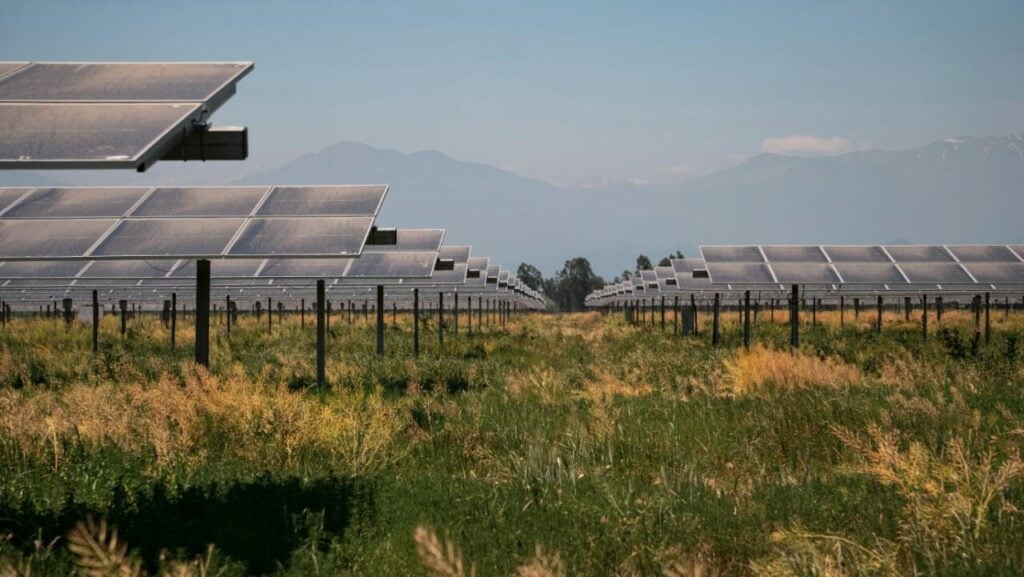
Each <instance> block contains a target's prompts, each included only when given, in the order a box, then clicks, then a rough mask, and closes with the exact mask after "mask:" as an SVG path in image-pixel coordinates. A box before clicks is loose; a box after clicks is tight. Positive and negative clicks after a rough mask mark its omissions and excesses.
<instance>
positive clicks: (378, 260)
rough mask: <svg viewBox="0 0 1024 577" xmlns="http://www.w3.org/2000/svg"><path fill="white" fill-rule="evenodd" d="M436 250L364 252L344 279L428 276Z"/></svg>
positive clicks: (434, 260)
mask: <svg viewBox="0 0 1024 577" xmlns="http://www.w3.org/2000/svg"><path fill="white" fill-rule="evenodd" d="M436 262H437V253H436V252H429V251H427V252H364V253H363V254H362V255H361V256H360V257H359V258H358V259H353V260H352V264H351V265H350V266H349V268H348V270H347V271H346V272H345V279H346V280H347V279H372V278H384V279H396V278H403V279H404V278H414V277H416V278H430V276H431V274H432V273H433V272H434V264H435V263H436Z"/></svg>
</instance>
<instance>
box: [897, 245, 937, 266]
mask: <svg viewBox="0 0 1024 577" xmlns="http://www.w3.org/2000/svg"><path fill="white" fill-rule="evenodd" d="M885 250H886V251H887V252H888V253H889V254H890V255H892V258H893V260H895V261H896V262H897V263H900V264H902V263H905V262H953V255H951V254H949V251H947V250H946V249H945V248H944V247H941V246H886V247H885Z"/></svg>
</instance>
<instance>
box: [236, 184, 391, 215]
mask: <svg viewBox="0 0 1024 577" xmlns="http://www.w3.org/2000/svg"><path fill="white" fill-rule="evenodd" d="M387 190H388V187H387V185H350V186H278V187H274V190H273V191H271V193H270V196H268V197H267V200H266V201H265V202H264V203H263V205H262V206H261V207H260V209H259V211H258V212H257V213H256V214H257V216H298V215H311V214H315V215H318V216H373V215H376V214H377V212H378V211H379V210H380V205H381V202H383V201H384V195H385V194H387Z"/></svg>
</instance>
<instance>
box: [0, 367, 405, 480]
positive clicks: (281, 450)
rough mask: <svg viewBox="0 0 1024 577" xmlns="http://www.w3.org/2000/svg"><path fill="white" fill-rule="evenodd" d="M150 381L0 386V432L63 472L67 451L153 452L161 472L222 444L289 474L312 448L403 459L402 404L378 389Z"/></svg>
mask: <svg viewBox="0 0 1024 577" xmlns="http://www.w3.org/2000/svg"><path fill="white" fill-rule="evenodd" d="M186 375H187V376H186V378H185V381H184V382H183V383H179V382H176V381H174V380H172V379H171V378H170V377H167V376H164V377H163V378H161V379H160V380H159V381H158V382H157V383H155V384H153V385H148V386H144V385H138V384H130V383H127V384H113V383H101V384H95V385H92V384H85V383H80V384H75V385H72V386H70V387H68V388H67V389H65V390H63V391H60V392H53V391H40V390H34V391H19V390H11V389H4V390H0V438H2V439H4V441H5V443H6V444H7V445H8V446H9V447H11V448H13V450H15V451H16V452H18V453H20V455H21V456H22V457H23V458H26V459H32V460H45V461H46V462H48V463H50V464H51V465H52V467H53V468H54V469H55V470H56V469H59V468H60V467H61V466H62V464H63V462H64V459H65V454H66V452H67V451H68V449H69V448H72V447H74V446H75V445H78V444H81V445H85V446H87V447H99V446H104V445H113V446H116V447H118V448H120V449H123V450H125V451H126V452H128V453H135V454H140V453H141V454H146V455H152V456H153V457H154V459H153V466H154V467H155V468H156V469H160V468H162V467H163V466H165V465H169V464H171V463H179V464H181V463H183V464H185V465H186V466H187V465H189V464H196V463H198V462H201V461H202V460H203V459H205V458H206V457H207V452H208V451H209V450H210V449H211V448H213V447H216V449H217V453H218V454H220V455H226V456H228V457H230V458H234V459H238V460H239V461H241V462H245V463H252V464H261V465H266V466H278V467H282V468H283V469H285V470H288V469H289V468H290V467H291V466H292V465H293V462H294V460H295V459H294V458H295V456H296V455H297V454H298V453H299V452H301V451H315V452H317V454H318V455H322V456H323V457H324V458H327V459H330V460H331V461H332V462H333V463H334V465H335V466H336V467H337V469H338V470H339V471H344V472H347V473H353V474H354V473H360V472H366V471H368V470H375V469H379V468H380V467H383V466H385V465H386V464H388V463H390V462H392V461H393V460H394V459H396V458H398V457H399V456H401V455H402V454H403V453H404V451H405V449H402V447H403V445H404V443H400V442H398V440H399V436H400V434H401V433H402V431H403V429H404V428H405V427H406V423H407V420H406V418H405V416H404V415H403V405H402V404H400V403H398V404H396V403H395V402H385V400H384V398H383V396H382V395H381V393H380V392H362V391H337V392H336V394H335V395H334V396H332V397H331V399H330V400H329V401H323V402H321V401H318V400H316V399H315V398H310V397H309V396H307V395H305V394H303V393H298V392H292V391H289V390H288V389H287V388H286V387H285V386H283V385H279V386H270V385H266V384H258V383H256V382H253V381H252V380H250V379H247V378H246V377H245V375H244V372H243V371H242V369H241V368H236V370H234V371H233V372H232V373H231V374H230V376H227V377H223V378H220V377H216V376H213V375H210V374H208V373H206V372H205V371H200V370H193V371H187V372H186Z"/></svg>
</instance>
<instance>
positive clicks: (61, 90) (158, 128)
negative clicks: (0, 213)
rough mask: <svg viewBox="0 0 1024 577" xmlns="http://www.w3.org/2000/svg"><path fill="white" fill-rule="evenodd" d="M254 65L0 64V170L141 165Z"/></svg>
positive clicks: (218, 102) (202, 115)
mask: <svg viewBox="0 0 1024 577" xmlns="http://www.w3.org/2000/svg"><path fill="white" fill-rule="evenodd" d="M252 67H253V65H252V63H249V62H220V63H217V62H214V63H67V62H64V63H61V62H52V63H20V62H0V168H143V169H144V168H145V167H146V166H148V165H149V164H151V163H152V162H154V161H156V160H159V158H161V157H162V156H163V155H164V154H165V153H166V152H167V151H168V150H169V149H170V148H172V147H173V146H174V145H175V144H176V143H177V142H179V141H180V140H181V139H182V138H184V137H185V136H186V134H187V133H189V132H191V130H192V127H193V124H194V123H198V122H201V121H203V120H205V118H206V116H207V115H208V114H210V113H212V112H213V111H215V110H216V109H217V108H219V107H220V105H221V104H223V103H224V102H225V101H226V100H227V99H228V98H229V97H230V96H231V95H232V94H234V92H235V85H236V83H237V82H238V81H239V80H241V78H242V77H243V76H245V75H246V74H247V73H248V72H249V71H250V70H252Z"/></svg>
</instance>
